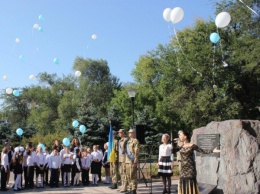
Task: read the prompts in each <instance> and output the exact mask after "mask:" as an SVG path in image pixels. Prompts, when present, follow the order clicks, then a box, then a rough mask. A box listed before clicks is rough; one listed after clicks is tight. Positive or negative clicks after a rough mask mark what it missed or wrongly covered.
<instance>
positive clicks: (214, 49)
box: [212, 44, 216, 85]
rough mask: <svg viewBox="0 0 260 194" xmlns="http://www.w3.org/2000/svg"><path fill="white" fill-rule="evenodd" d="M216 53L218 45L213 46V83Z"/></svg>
mask: <svg viewBox="0 0 260 194" xmlns="http://www.w3.org/2000/svg"><path fill="white" fill-rule="evenodd" d="M215 54H216V45H215V44H214V46H213V64H212V66H213V71H212V77H213V84H214V85H215Z"/></svg>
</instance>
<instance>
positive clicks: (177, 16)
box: [170, 7, 184, 24]
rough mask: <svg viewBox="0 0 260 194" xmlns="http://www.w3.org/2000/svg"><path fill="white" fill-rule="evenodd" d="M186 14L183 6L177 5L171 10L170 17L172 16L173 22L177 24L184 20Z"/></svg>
mask: <svg viewBox="0 0 260 194" xmlns="http://www.w3.org/2000/svg"><path fill="white" fill-rule="evenodd" d="M183 16H184V11H183V9H182V8H180V7H175V8H174V9H173V10H172V11H171V14H170V18H171V21H172V23H174V24H176V23H178V22H179V21H181V20H182V18H183Z"/></svg>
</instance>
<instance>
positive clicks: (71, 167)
mask: <svg viewBox="0 0 260 194" xmlns="http://www.w3.org/2000/svg"><path fill="white" fill-rule="evenodd" d="M74 144H75V145H74ZM74 144H73V145H71V146H70V147H62V146H61V145H59V143H58V140H56V141H55V144H54V145H53V147H52V151H51V152H49V149H48V148H47V147H44V146H42V145H43V144H39V145H38V146H37V147H36V150H35V151H34V147H33V145H32V143H31V142H29V143H27V144H26V147H25V149H24V148H23V147H22V146H18V147H16V148H15V149H14V152H13V153H12V155H11V160H9V159H8V150H9V149H10V144H5V145H4V147H3V150H2V153H1V190H2V191H6V190H8V189H7V183H8V182H7V175H8V172H10V166H12V169H11V170H12V171H13V173H14V178H15V180H14V185H13V190H14V191H19V190H22V189H23V188H24V189H32V188H34V186H36V188H39V189H40V188H44V185H49V186H50V187H58V186H59V178H60V174H61V179H62V185H63V186H64V187H70V186H71V185H73V186H79V184H80V181H79V180H80V175H81V182H82V185H83V186H88V185H89V173H91V174H92V185H94V186H96V185H97V182H98V178H100V177H99V174H100V171H101V170H100V164H103V167H104V168H105V169H107V168H109V162H108V161H107V156H106V154H107V152H105V153H104V154H105V155H104V156H103V153H102V151H100V150H98V149H97V146H96V145H94V146H93V151H92V152H91V149H90V148H82V147H80V146H79V144H77V141H75V142H74ZM105 148H106V149H107V146H105ZM10 164H12V165H10ZM49 172H50V173H49ZM106 172H107V170H106ZM22 174H23V177H24V178H23V179H24V181H23V180H22ZM34 174H35V179H36V180H35V185H34ZM49 174H50V181H49ZM108 177H109V174H107V173H106V181H105V183H109V178H108ZM39 178H40V179H39ZM22 186H23V187H22Z"/></svg>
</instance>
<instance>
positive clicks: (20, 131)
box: [16, 128, 23, 136]
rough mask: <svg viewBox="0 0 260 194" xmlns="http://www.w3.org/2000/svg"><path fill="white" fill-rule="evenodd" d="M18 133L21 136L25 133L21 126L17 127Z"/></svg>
mask: <svg viewBox="0 0 260 194" xmlns="http://www.w3.org/2000/svg"><path fill="white" fill-rule="evenodd" d="M16 134H17V135H19V136H21V135H23V130H22V129H21V128H18V129H16Z"/></svg>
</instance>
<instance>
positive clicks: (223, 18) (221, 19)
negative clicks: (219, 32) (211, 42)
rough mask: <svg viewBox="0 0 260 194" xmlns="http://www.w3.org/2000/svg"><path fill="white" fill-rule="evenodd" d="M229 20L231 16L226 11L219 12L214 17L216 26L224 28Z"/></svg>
mask: <svg viewBox="0 0 260 194" xmlns="http://www.w3.org/2000/svg"><path fill="white" fill-rule="evenodd" d="M230 21H231V16H230V14H229V13H228V12H221V13H219V14H218V15H217V17H216V19H215V24H216V26H217V27H218V28H225V27H226V26H228V24H229V23H230Z"/></svg>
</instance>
